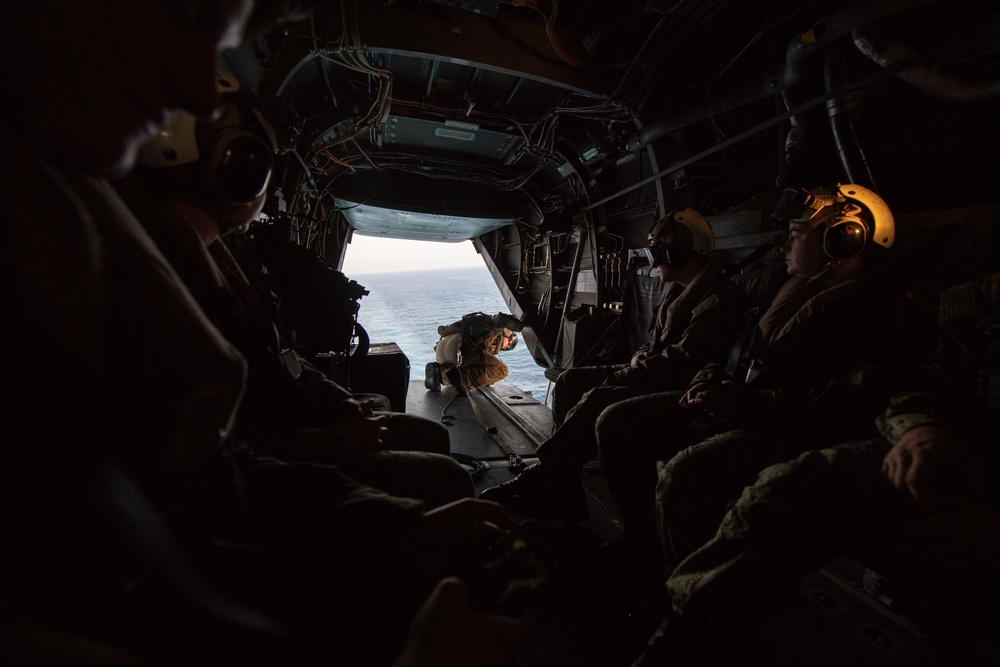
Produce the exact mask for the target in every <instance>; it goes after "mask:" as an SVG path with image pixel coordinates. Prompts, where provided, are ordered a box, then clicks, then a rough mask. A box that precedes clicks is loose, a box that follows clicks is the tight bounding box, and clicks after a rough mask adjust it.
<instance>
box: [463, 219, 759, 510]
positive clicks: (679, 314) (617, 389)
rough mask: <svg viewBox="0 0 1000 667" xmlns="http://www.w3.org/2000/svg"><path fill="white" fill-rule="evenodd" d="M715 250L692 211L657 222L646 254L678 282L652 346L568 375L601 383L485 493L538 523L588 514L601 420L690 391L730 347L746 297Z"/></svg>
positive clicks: (666, 277)
mask: <svg viewBox="0 0 1000 667" xmlns="http://www.w3.org/2000/svg"><path fill="white" fill-rule="evenodd" d="M713 248H714V236H713V234H712V230H711V227H710V226H709V225H708V222H707V221H706V220H705V218H704V217H703V216H702V215H701V214H700V213H698V212H697V211H694V210H692V209H685V210H683V211H676V212H674V213H671V214H669V215H668V216H666V217H665V218H664V219H662V220H660V221H658V222H657V223H656V224H655V225H653V227H652V228H651V229H650V232H649V237H648V247H647V251H648V253H649V256H650V260H651V262H652V265H653V267H654V268H655V269H656V271H657V272H658V273H659V276H660V279H661V280H663V281H665V282H667V281H669V282H671V283H673V285H672V286H671V289H670V290H668V292H667V294H666V296H665V297H664V300H663V303H662V304H660V308H659V310H658V312H657V316H656V325H655V328H654V331H653V337H652V340H651V342H650V345H649V347H647V348H645V349H642V350H640V351H639V352H637V353H636V355H635V356H634V357H633V358H632V363H631V364H624V365H619V366H601V367H595V368H580V369H572V370H570V371H567V372H566V373H564V376H567V377H569V378H573V377H579V378H580V379H581V380H585V381H589V382H590V383H591V384H592V385H593V384H596V383H598V382H601V381H603V382H604V384H601V385H600V386H595V387H593V388H591V389H590V390H589V391H587V392H586V393H584V394H583V395H582V398H581V399H580V400H579V401H578V402H577V403H576V405H575V406H574V407H573V408H572V409H571V410H569V411H568V413H567V414H566V419H565V420H564V421H563V422H562V424H561V425H560V426H559V427H557V428H556V430H555V432H554V433H553V434H552V437H551V438H549V439H548V440H546V441H545V442H544V443H542V444H541V445H540V446H539V448H538V458H539V463H538V464H535V465H532V466H529V467H528V468H527V469H525V470H524V472H522V473H521V474H520V475H519V476H518V477H516V478H515V479H513V480H511V481H509V482H505V483H504V484H501V485H499V486H497V487H493V488H492V489H487V490H486V491H484V492H483V494H482V497H483V498H488V499H490V500H495V501H496V502H499V503H501V504H503V505H505V506H507V507H508V509H510V510H512V511H513V512H515V513H516V514H520V515H524V516H531V517H534V518H550V517H554V518H563V519H568V520H583V519H584V518H585V517H586V501H585V497H584V493H583V487H582V485H581V482H580V474H581V472H582V470H583V466H584V464H585V463H586V462H587V461H590V460H591V459H594V458H596V456H597V441H596V439H595V434H594V421H595V420H596V419H597V417H598V415H600V414H601V412H602V411H603V410H604V409H605V408H607V407H608V406H609V405H611V404H613V403H616V402H618V401H621V400H623V399H626V398H633V397H635V396H641V395H644V394H647V393H650V392H654V391H663V390H665V389H668V388H677V387H681V386H686V385H687V383H688V381H689V380H690V379H691V376H692V375H693V374H694V373H695V371H697V370H698V369H699V368H701V367H702V366H703V365H705V364H706V363H708V362H710V361H713V360H715V359H717V358H720V356H721V355H722V354H723V353H724V352H725V351H726V349H728V345H729V341H730V339H731V338H732V336H733V332H734V328H735V325H736V323H737V321H738V319H739V316H740V314H741V313H742V310H743V307H744V303H745V301H744V294H743V292H742V290H741V289H740V288H739V287H738V286H737V285H735V284H734V283H732V282H731V281H730V280H728V279H727V278H726V277H725V276H724V275H723V269H724V268H725V265H726V256H725V255H715V254H712V250H713ZM560 379H562V378H560ZM573 383H574V384H576V385H577V386H582V385H583V384H584V382H582V381H580V380H574V381H573Z"/></svg>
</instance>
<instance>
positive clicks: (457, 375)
mask: <svg viewBox="0 0 1000 667" xmlns="http://www.w3.org/2000/svg"><path fill="white" fill-rule="evenodd" d="M438 372H440V367H439V369H438ZM444 376H445V377H446V378H448V384H450V385H451V386H452V387H454V388H455V391H457V392H458V393H459V395H464V394H465V387H463V386H462V373H461V372H459V370H458V366H455V367H453V368H449V369H448V370H446V371H445V372H444Z"/></svg>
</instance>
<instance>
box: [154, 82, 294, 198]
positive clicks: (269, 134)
mask: <svg viewBox="0 0 1000 667" xmlns="http://www.w3.org/2000/svg"><path fill="white" fill-rule="evenodd" d="M216 92H218V93H219V95H220V96H221V101H222V106H221V108H220V116H219V118H218V120H212V121H209V120H199V119H198V118H196V117H195V116H193V115H191V114H190V113H187V112H185V111H178V112H176V114H175V115H174V116H173V117H172V119H171V121H170V122H168V123H167V124H166V126H164V128H163V129H162V130H161V131H160V132H159V133H158V134H157V135H156V136H155V137H153V138H152V139H150V141H149V142H147V143H146V144H145V145H144V146H143V147H142V148H141V149H140V151H139V164H141V165H144V166H146V167H151V168H165V167H180V166H184V165H191V168H196V169H199V170H200V171H201V172H202V173H201V176H202V178H201V179H197V180H200V181H202V182H204V183H205V184H206V187H207V190H208V193H209V194H210V195H211V196H213V197H214V198H215V199H217V200H219V201H221V202H224V203H227V204H245V203H249V202H252V201H254V200H256V199H259V198H260V197H262V196H263V195H264V194H265V193H266V190H267V185H268V183H269V182H270V180H271V175H272V172H273V169H274V153H275V149H276V147H277V139H276V137H275V133H274V128H273V126H272V125H271V123H270V122H268V121H267V119H266V118H264V116H263V115H262V114H261V113H260V111H259V110H257V109H256V108H254V107H253V105H252V104H250V103H249V102H248V95H247V94H246V93H241V91H240V84H239V81H237V79H236V78H235V77H233V76H231V75H229V74H226V73H224V72H217V73H216Z"/></svg>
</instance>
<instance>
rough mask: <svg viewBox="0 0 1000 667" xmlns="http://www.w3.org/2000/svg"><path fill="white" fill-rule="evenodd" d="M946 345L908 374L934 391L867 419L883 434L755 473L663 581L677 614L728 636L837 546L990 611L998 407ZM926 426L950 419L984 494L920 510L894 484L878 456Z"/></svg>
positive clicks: (912, 583)
mask: <svg viewBox="0 0 1000 667" xmlns="http://www.w3.org/2000/svg"><path fill="white" fill-rule="evenodd" d="M994 280H996V277H994ZM985 282H986V284H985V289H986V290H989V289H990V288H991V287H990V286H991V284H990V281H985ZM995 284H1000V283H994V286H995ZM981 287H982V285H981ZM948 348H949V346H948V345H947V344H946V345H943V346H941V347H939V348H938V349H937V350H936V351H935V353H934V355H933V361H931V362H930V363H928V364H926V365H925V366H924V367H923V368H921V369H920V370H919V372H918V373H916V374H911V381H912V380H913V379H914V377H919V378H921V380H922V382H920V384H924V385H929V386H933V387H935V389H936V392H930V391H926V390H920V389H913V390H904V391H900V392H898V393H896V394H895V395H893V396H892V397H891V399H889V401H888V403H887V405H888V407H887V408H886V409H885V411H884V412H883V413H882V414H880V415H879V416H878V417H877V419H876V420H875V425H876V427H877V429H878V432H879V433H880V434H881V437H875V438H870V439H865V440H857V441H853V442H845V443H842V444H837V445H834V446H831V447H827V448H824V449H820V450H818V451H810V452H806V453H804V454H801V455H800V456H798V457H797V458H794V459H791V460H788V461H785V462H782V463H777V464H775V465H772V466H770V467H767V468H765V469H763V470H762V471H761V473H760V474H759V476H758V477H757V479H756V481H755V482H754V483H753V484H751V485H749V486H747V487H746V488H745V489H743V492H742V493H741V494H740V495H739V496H738V497H737V500H736V501H735V502H734V503H733V504H732V505H731V507H730V509H729V510H728V512H726V514H725V516H724V518H723V519H722V522H721V524H720V525H719V526H718V529H717V532H716V533H715V534H714V536H712V537H711V538H710V539H709V540H707V541H706V542H705V543H704V544H703V545H702V546H700V548H697V549H696V550H694V551H693V552H692V553H690V555H688V556H687V557H686V558H684V560H682V561H681V562H680V564H679V565H678V566H677V567H676V569H675V570H674V571H673V573H672V575H671V576H670V577H669V579H668V580H667V590H668V592H669V595H670V599H671V602H672V606H673V609H674V611H675V612H677V613H679V614H682V615H683V616H686V617H688V618H689V619H695V621H696V622H700V621H701V620H704V621H705V623H704V624H702V625H704V627H705V628H708V627H713V628H715V629H716V630H717V631H719V632H722V633H725V632H726V630H725V628H726V627H727V626H731V624H741V623H745V621H746V619H747V618H750V617H753V616H759V615H760V614H762V613H766V612H768V611H771V610H773V609H774V608H775V607H776V605H777V604H779V603H780V601H781V600H783V599H787V594H790V593H791V592H793V590H794V589H795V587H796V586H797V585H798V582H799V578H800V577H801V575H802V574H804V573H805V572H807V571H808V570H811V569H815V568H818V567H820V566H822V565H824V564H825V563H826V562H827V561H828V560H829V559H830V558H832V557H834V556H836V555H843V554H850V555H860V556H862V557H865V558H873V559H874V561H875V564H876V566H877V567H878V568H879V572H880V573H881V574H888V575H890V577H892V578H893V579H894V583H895V584H896V585H902V586H904V587H906V588H911V587H919V588H918V590H919V591H920V595H921V597H923V598H925V599H933V600H937V601H945V602H947V603H948V604H949V608H951V609H953V610H963V611H965V612H970V610H971V614H972V615H973V616H974V615H975V614H977V613H979V612H981V611H982V610H985V609H989V608H991V607H992V605H993V603H994V602H993V601H994V600H995V598H996V595H997V594H998V593H1000V587H998V585H997V579H996V576H995V559H996V557H997V554H998V553H1000V530H998V529H1000V509H998V502H997V501H998V499H997V496H996V494H997V490H998V487H997V480H996V474H997V469H998V466H997V458H998V452H997V447H996V446H995V444H996V443H995V441H996V429H997V423H996V422H997V410H996V406H992V407H991V406H988V405H987V401H986V400H983V398H984V397H982V393H985V392H984V391H978V392H977V391H976V390H974V389H973V388H972V387H970V384H971V383H974V382H975V376H976V375H978V373H976V372H973V373H971V374H967V373H966V371H967V369H968V366H970V365H971V366H977V364H976V362H975V361H973V362H972V363H971V364H968V363H967V362H968V361H969V359H963V360H962V361H961V362H960V363H959V364H954V363H952V362H953V361H954V360H955V358H956V357H962V356H966V355H965V353H963V352H960V353H958V354H957V355H955V354H949V352H948ZM941 352H944V354H941ZM949 359H950V360H951V361H949ZM979 364H981V361H980V362H979ZM980 368H981V366H980ZM980 389H981V390H986V391H988V389H987V388H985V387H981V388H980ZM977 393H978V394H979V396H980V397H979V398H976V394H977ZM927 425H935V426H943V427H946V428H947V429H948V430H949V431H951V432H953V433H954V434H955V435H956V436H957V437H958V438H959V440H960V441H961V442H964V443H966V445H967V446H968V447H969V449H970V450H972V451H973V452H975V454H976V455H977V456H978V460H979V461H981V462H983V463H984V464H985V465H984V469H985V477H984V479H985V481H986V484H985V486H984V487H983V489H982V491H985V494H986V495H985V497H980V496H979V491H980V490H979V489H975V488H973V489H968V491H969V497H968V498H967V499H965V500H962V501H961V502H960V503H952V504H949V503H943V504H939V505H938V506H937V507H936V508H935V509H934V510H933V511H930V512H928V511H919V510H918V509H917V507H916V505H915V504H914V503H913V502H912V500H911V499H910V497H909V495H908V494H907V493H906V492H901V491H899V490H896V489H894V488H893V487H892V485H891V484H890V483H889V481H888V479H887V478H886V476H885V474H884V473H883V470H882V468H883V460H884V459H885V457H886V455H887V454H888V453H889V451H890V450H891V449H892V447H893V445H895V444H896V443H897V442H898V441H899V439H900V438H901V437H902V435H903V434H905V433H906V432H908V431H910V430H912V429H914V428H917V427H920V426H927ZM968 463H969V465H971V466H973V467H970V468H966V467H965V465H966V463H963V462H960V463H958V465H959V466H961V468H949V469H945V470H944V471H943V474H944V478H945V480H947V479H949V478H950V479H952V480H968V479H972V480H975V479H976V478H977V473H978V472H979V471H977V470H976V468H975V463H974V462H968ZM734 497H736V496H734ZM869 564H872V563H869ZM928 573H933V576H928ZM783 594H784V595H783ZM985 617H986V615H985V614H984V618H985Z"/></svg>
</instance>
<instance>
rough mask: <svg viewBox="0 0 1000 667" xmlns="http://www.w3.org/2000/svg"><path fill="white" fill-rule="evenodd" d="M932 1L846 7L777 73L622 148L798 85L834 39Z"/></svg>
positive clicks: (792, 50)
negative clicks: (805, 66) (810, 59)
mask: <svg viewBox="0 0 1000 667" xmlns="http://www.w3.org/2000/svg"><path fill="white" fill-rule="evenodd" d="M936 1H938V0H887V1H885V2H855V3H852V4H849V5H847V6H845V7H843V8H841V9H840V10H837V11H835V12H833V13H831V14H830V15H829V16H828V17H827V18H826V19H825V20H823V21H821V22H819V23H818V24H816V25H815V26H813V27H812V28H810V29H809V30H806V31H805V32H803V33H801V34H799V35H797V36H796V37H795V39H793V40H792V41H791V42H790V43H789V44H788V48H787V49H786V50H785V64H784V67H783V68H782V69H781V71H775V70H772V71H769V72H766V73H765V74H764V75H762V76H760V77H758V78H757V79H751V80H750V81H748V82H747V83H746V84H744V85H740V86H736V87H735V88H732V89H730V90H729V91H728V92H727V93H726V94H724V95H717V96H715V97H713V98H709V99H708V100H706V101H705V102H703V103H700V104H696V105H693V106H690V107H688V108H686V109H683V110H681V111H679V112H678V113H675V114H672V115H670V116H667V117H665V118H661V119H660V120H658V121H656V122H654V123H652V124H650V125H647V126H646V127H645V128H643V129H641V130H639V131H638V132H635V133H634V134H632V136H631V137H629V139H628V142H627V143H626V148H627V149H628V150H630V151H637V150H639V149H640V148H643V147H645V146H648V145H649V144H651V143H652V142H654V141H656V140H657V139H659V138H660V137H663V136H665V135H667V134H670V133H671V132H676V131H677V130H680V129H682V128H685V127H688V126H689V125H693V124H694V123H697V122H699V121H701V120H704V119H706V118H709V117H711V116H714V115H717V114H720V113H724V112H726V111H731V110H732V109H736V108H738V107H741V106H744V105H746V104H750V103H751V102H756V101H757V100H761V99H764V98H765V97H769V96H771V95H774V94H775V93H778V92H780V91H782V90H785V89H786V88H788V87H790V86H793V85H795V84H796V83H798V81H799V77H800V76H801V72H802V67H803V63H804V62H805V60H806V59H807V58H808V57H809V56H811V55H812V54H814V53H816V52H817V51H820V50H821V49H824V48H826V47H827V46H829V45H830V44H831V43H832V42H833V41H834V40H836V39H837V38H839V37H842V36H844V35H847V34H849V33H851V32H853V31H854V30H856V29H857V28H859V27H860V26H863V25H865V24H866V23H871V22H872V21H875V20H877V19H879V18H882V17H884V16H891V15H893V14H898V13H900V12H902V11H905V10H908V9H913V8H915V7H921V6H924V5H929V4H935V2H936Z"/></svg>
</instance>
